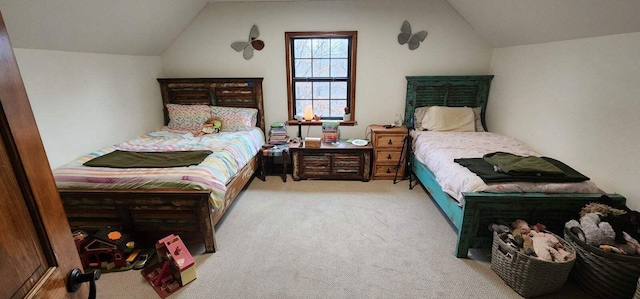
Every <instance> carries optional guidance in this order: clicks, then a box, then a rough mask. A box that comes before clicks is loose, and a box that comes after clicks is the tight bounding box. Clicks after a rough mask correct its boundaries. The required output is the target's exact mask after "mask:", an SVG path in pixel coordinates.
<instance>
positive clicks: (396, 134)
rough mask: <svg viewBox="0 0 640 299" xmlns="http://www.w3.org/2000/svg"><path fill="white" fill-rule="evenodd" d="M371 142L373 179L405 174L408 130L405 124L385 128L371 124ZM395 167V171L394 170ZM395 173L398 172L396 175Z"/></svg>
mask: <svg viewBox="0 0 640 299" xmlns="http://www.w3.org/2000/svg"><path fill="white" fill-rule="evenodd" d="M369 127H370V128H371V143H372V144H373V153H374V154H373V179H374V180H392V179H394V178H398V179H402V178H404V176H405V173H404V171H405V160H406V157H407V147H408V146H409V143H408V140H406V143H405V138H407V134H408V130H407V127H405V126H398V127H392V128H388V129H387V128H385V127H384V126H381V125H371V126H369ZM396 169H397V172H396ZM396 173H397V174H398V175H397V177H396Z"/></svg>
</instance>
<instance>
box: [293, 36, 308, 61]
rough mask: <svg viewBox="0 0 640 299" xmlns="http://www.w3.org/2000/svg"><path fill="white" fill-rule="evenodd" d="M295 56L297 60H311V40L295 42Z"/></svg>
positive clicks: (297, 40)
mask: <svg viewBox="0 0 640 299" xmlns="http://www.w3.org/2000/svg"><path fill="white" fill-rule="evenodd" d="M293 56H294V57H296V58H311V40H310V39H296V40H294V41H293Z"/></svg>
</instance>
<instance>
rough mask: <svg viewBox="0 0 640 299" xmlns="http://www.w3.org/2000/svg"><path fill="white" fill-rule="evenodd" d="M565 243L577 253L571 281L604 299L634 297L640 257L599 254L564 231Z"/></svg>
mask: <svg viewBox="0 0 640 299" xmlns="http://www.w3.org/2000/svg"><path fill="white" fill-rule="evenodd" d="M564 236H565V238H566V241H567V242H568V243H570V244H571V245H573V247H575V249H576V252H577V253H578V256H577V259H576V265H575V267H574V268H573V270H572V271H571V275H570V276H569V280H570V281H571V282H573V283H574V284H576V285H578V286H579V287H580V288H582V289H583V290H584V291H586V292H588V293H590V294H591V295H594V296H598V297H601V298H631V297H633V295H634V293H635V291H636V288H637V284H638V278H639V277H640V257H633V256H627V255H621V254H617V253H610V252H606V251H604V250H600V249H599V248H597V247H594V246H591V245H588V244H586V243H584V242H582V240H580V239H579V238H578V237H577V236H576V235H575V234H574V233H573V232H572V231H570V230H567V229H565V230H564Z"/></svg>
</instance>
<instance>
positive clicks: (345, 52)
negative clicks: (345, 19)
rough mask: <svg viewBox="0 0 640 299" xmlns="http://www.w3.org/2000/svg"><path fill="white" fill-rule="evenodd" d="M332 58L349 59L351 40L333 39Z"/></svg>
mask: <svg viewBox="0 0 640 299" xmlns="http://www.w3.org/2000/svg"><path fill="white" fill-rule="evenodd" d="M331 58H349V40H348V39H346V38H332V39H331Z"/></svg>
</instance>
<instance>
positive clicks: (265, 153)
mask: <svg viewBox="0 0 640 299" xmlns="http://www.w3.org/2000/svg"><path fill="white" fill-rule="evenodd" d="M260 151H261V152H262V154H261V155H260V160H261V162H262V169H261V171H260V179H261V180H262V181H264V180H266V175H267V172H268V169H267V168H268V166H267V165H268V164H273V157H282V181H283V182H286V181H287V164H289V144H288V143H287V144H279V145H276V146H273V147H271V148H264V147H263V148H262V149H260ZM267 160H269V161H267Z"/></svg>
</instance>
